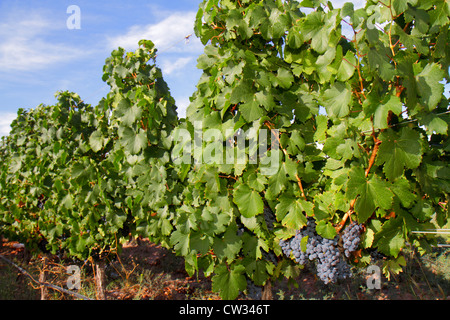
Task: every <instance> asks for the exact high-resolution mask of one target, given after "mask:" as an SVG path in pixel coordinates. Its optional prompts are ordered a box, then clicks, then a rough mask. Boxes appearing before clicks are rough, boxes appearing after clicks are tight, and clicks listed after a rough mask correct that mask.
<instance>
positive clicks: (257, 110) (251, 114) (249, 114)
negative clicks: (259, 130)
mask: <svg viewBox="0 0 450 320" xmlns="http://www.w3.org/2000/svg"><path fill="white" fill-rule="evenodd" d="M239 111H240V112H241V114H242V116H243V117H244V119H245V120H246V121H247V122H253V121H255V120H258V119H260V118H261V117H262V116H263V115H264V114H265V112H264V108H262V107H260V106H259V104H258V102H256V101H249V102H247V103H244V104H241V105H240V106H239Z"/></svg>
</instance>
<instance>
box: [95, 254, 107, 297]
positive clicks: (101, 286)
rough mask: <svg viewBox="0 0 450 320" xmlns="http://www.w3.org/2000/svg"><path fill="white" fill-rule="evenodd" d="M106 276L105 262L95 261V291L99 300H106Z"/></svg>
mask: <svg viewBox="0 0 450 320" xmlns="http://www.w3.org/2000/svg"><path fill="white" fill-rule="evenodd" d="M105 290H106V276H105V262H104V261H101V260H100V261H96V262H95V291H96V294H97V300H106V294H105Z"/></svg>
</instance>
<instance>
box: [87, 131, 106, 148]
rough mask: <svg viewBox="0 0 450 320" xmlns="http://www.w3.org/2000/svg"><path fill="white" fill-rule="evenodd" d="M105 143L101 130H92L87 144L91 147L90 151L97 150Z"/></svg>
mask: <svg viewBox="0 0 450 320" xmlns="http://www.w3.org/2000/svg"><path fill="white" fill-rule="evenodd" d="M104 144H105V138H104V137H103V134H102V132H101V131H98V130H97V131H94V132H93V133H92V134H91V136H90V137H89V146H90V147H91V148H92V151H94V152H99V151H100V150H101V149H102V148H103V146H104Z"/></svg>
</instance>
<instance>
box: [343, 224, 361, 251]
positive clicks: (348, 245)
mask: <svg viewBox="0 0 450 320" xmlns="http://www.w3.org/2000/svg"><path fill="white" fill-rule="evenodd" d="M361 231H362V226H361V225H360V224H357V223H356V222H355V221H353V222H352V223H350V224H349V225H348V226H347V227H346V228H345V229H344V232H343V234H342V241H343V246H344V253H345V256H346V257H347V258H348V257H350V254H351V253H352V252H354V251H356V249H358V247H359V243H360V241H361Z"/></svg>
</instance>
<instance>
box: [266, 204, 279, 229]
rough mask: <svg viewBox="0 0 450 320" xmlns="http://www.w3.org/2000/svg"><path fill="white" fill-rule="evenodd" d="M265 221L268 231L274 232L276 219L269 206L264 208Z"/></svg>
mask: <svg viewBox="0 0 450 320" xmlns="http://www.w3.org/2000/svg"><path fill="white" fill-rule="evenodd" d="M264 221H265V222H266V225H267V229H269V230H270V231H273V223H274V222H275V221H276V219H275V215H274V214H273V212H272V210H271V209H270V208H269V207H268V206H264Z"/></svg>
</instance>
